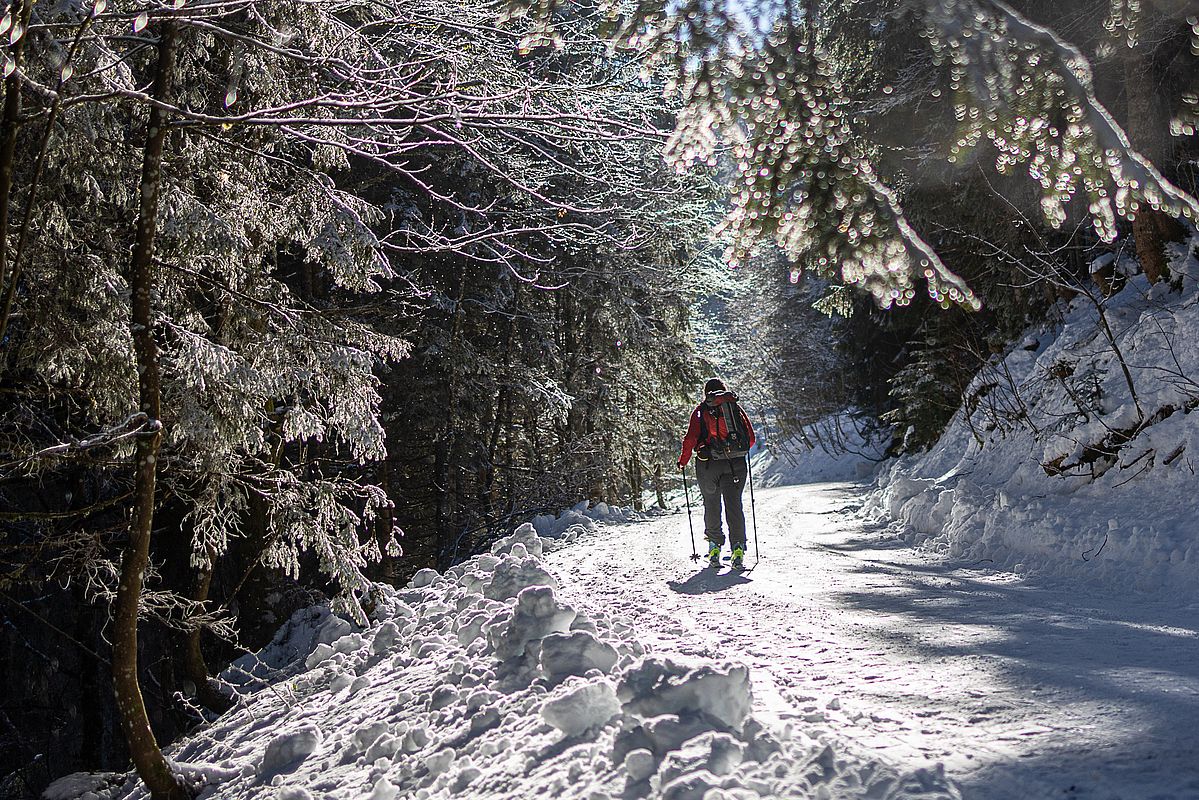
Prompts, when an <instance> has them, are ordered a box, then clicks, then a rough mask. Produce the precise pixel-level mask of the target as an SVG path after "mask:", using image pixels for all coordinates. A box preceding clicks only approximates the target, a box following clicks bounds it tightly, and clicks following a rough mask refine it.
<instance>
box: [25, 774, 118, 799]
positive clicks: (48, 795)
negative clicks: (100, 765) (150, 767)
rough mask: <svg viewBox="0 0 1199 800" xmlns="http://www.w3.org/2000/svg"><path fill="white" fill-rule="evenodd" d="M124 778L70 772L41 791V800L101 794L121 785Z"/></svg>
mask: <svg viewBox="0 0 1199 800" xmlns="http://www.w3.org/2000/svg"><path fill="white" fill-rule="evenodd" d="M124 780H125V776H124V775H122V774H120V773H117V772H95V773H93V772H72V773H71V774H70V775H64V776H62V777H61V778H59V779H58V780H56V781H54V782H53V783H51V784H50V785H49V786H47V787H46V788H45V789H43V790H42V800H76V798H80V797H83V796H84V795H86V794H92V795H93V796H95V795H96V794H99V793H103V792H105V791H106V790H108V789H110V788H111V787H112V786H113V785H117V784H120V783H122V782H123V781H124Z"/></svg>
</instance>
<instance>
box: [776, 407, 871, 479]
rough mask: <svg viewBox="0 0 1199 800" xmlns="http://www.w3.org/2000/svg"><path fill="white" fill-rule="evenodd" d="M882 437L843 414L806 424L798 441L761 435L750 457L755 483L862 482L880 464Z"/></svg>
mask: <svg viewBox="0 0 1199 800" xmlns="http://www.w3.org/2000/svg"><path fill="white" fill-rule="evenodd" d="M883 433H884V431H883V430H881V429H874V428H870V427H868V426H867V425H866V420H864V419H863V418H862V417H861V416H860V415H858V414H857V413H855V412H853V411H847V412H842V413H840V414H834V415H832V416H829V417H826V418H825V419H822V420H820V421H818V422H816V423H815V424H813V425H810V426H807V427H806V428H805V431H804V436H802V437H800V436H795V437H792V438H789V439H783V438H778V437H775V436H771V435H769V434H763V435H762V436H761V439H762V441H761V442H760V445H761V447H760V448H757V449H756V450H755V454H754V456H753V470H754V480H755V482H756V483H757V484H758V485H759V486H761V487H764V488H765V487H771V486H790V485H795V484H800V483H827V482H831V481H861V480H864V479H866V478H869V477H870V475H871V474H872V473H873V472H874V470H875V469H876V468H877V467H878V465H879V463H880V462H881V461H882V460H883V454H884V451H885V450H886V447H887V441H886V438H887V437H885V436H884V435H883Z"/></svg>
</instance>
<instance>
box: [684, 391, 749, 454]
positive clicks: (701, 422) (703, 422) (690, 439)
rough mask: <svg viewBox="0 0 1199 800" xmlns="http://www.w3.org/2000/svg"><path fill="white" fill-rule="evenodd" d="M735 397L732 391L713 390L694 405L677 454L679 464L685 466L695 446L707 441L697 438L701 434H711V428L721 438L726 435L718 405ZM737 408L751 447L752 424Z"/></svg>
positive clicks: (726, 430) (726, 431)
mask: <svg viewBox="0 0 1199 800" xmlns="http://www.w3.org/2000/svg"><path fill="white" fill-rule="evenodd" d="M736 399H737V395H735V394H733V393H732V392H714V393H712V394H711V395H709V396H708V399H707V400H705V401H704V402H702V403H700V404H699V405H698V406H696V407H695V410H694V411H692V412H691V420H690V421H689V422H688V423H687V435H686V436H684V437H683V452H682V454H681V455H680V456H679V464H680V465H682V466H687V463H688V462H689V461H691V453H692V452H693V451H694V450H695V449H696V448H697V447H700V446H702V445H704V444H706V443H707V442H706V441H704V442H701V441H700V440H699V437H700V435H701V434H703V433H705V432H706V433H707V434H708V435H709V436H711V432H712V430H713V429H716V430H718V431H719V435H720V437H721V438H723V437H725V436H728V433H729V432H728V429H727V427H726V426H725V423H724V417H723V416H722V415H721V414H720V412H719V406H720V405H721V404H722V403H727V402H730V401H733V400H736ZM709 403H712V405H709ZM737 410H738V411H740V412H741V420H742V422H744V423H745V429H746V430H747V431H749V446H750V447H753V446H754V442H756V441H757V438H756V437H755V436H754V426H753V425H751V424H750V422H749V417H747V416H746V415H745V412H744V411H742V410H741V408H740V407H738V409H737ZM704 414H707V415H708V418H707V419H704Z"/></svg>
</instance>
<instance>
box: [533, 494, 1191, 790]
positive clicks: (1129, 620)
mask: <svg viewBox="0 0 1199 800" xmlns="http://www.w3.org/2000/svg"><path fill="white" fill-rule="evenodd" d="M860 493H861V490H860V489H859V488H857V487H854V486H852V485H848V484H814V485H808V486H790V487H781V488H775V489H767V490H761V491H759V492H758V493H757V528H758V538H759V541H760V543H761V546H762V556H763V557H762V559H761V561H760V562H758V563H756V564H755V561H754V559H753V557H752V555H753V551H752V549H751V554H750V558H749V559H748V560H747V565H748V566H749V567H751V569H750V570H748V571H746V572H744V573H739V572H735V571H731V570H729V569H728V568H727V567H726V568H723V569H721V570H719V571H716V570H712V569H709V568H706V567H702V566H701V564H702V563H703V562H698V563H697V562H694V561H692V560H691V558H690V555H691V544H690V541H689V539H688V530H687V521H686V518H685V516H682V515H678V514H675V515H669V516H663V517H660V518H657V519H653V520H650V521H642V522H637V523H631V524H625V525H607V526H603V527H600V528H598V529H596V530H594V531H593V532H590V533H588V534H586V535H584V536H582V537H580V538H579V539H578V540H576V541H575V542H574V543H572V544H569V545H566V546H563V547H559V548H557V549H555V550H554V551H552V552H550V553H547V555H546V563H547V565H548V566H549V568H550V569H551V571H553V572H556V573H557V574H558V576H559V578H560V580H561V582H562V587H563V588H562V594H563V596H564V597H565V598H566V599H567V600H568V601H569V602H571V603H573V604H575V605H576V606H578V607H580V608H584V609H590V608H595V609H603V610H604V612H605V613H608V614H611V615H613V616H614V617H615V618H617V619H622V620H624V621H625V622H628V623H630V624H631V625H633V626H634V629H635V630H636V632H637V635H638V637H639V638H640V639H641V640H642V641H644V642H645V643H646V644H647V646H649V647H650V649H651V651H654V652H661V653H681V654H684V655H689V656H694V657H699V658H702V659H707V660H719V661H723V660H728V661H733V662H741V663H743V664H745V665H747V666H748V667H749V668H750V677H751V681H752V684H753V692H754V704H755V706H754V713H755V715H757V716H758V717H759V718H761V719H763V720H766V721H774V722H777V723H779V724H782V725H786V724H787V723H788V722H792V724H795V725H797V726H798V725H804V726H811V725H813V724H816V725H818V726H822V727H824V728H825V729H826V730H828V731H829V733H830V734H831V735H832V736H834V737H836V738H838V739H840V740H843V741H845V742H847V743H848V746H850V747H851V748H852V749H855V750H859V751H860V752H863V753H870V754H872V755H873V756H877V757H881V758H883V759H884V760H886V761H889V762H891V763H893V764H894V765H895V766H896V767H898V768H900V769H915V768H919V767H929V766H931V765H933V764H935V763H937V762H940V763H942V764H944V766H945V770H946V773H947V775H948V776H949V777H950V778H952V779H953V780H954V781H956V782H957V783H958V785H959V786H960V788H961V791H962V796H963V797H965V798H971V799H972V800H973V799H974V798H985V799H988V800H990V799H992V798H994V799H998V798H1013V799H1014V798H1020V799H1021V800H1023V799H1024V798H1049V797H1069V798H1096V799H1100V798H1102V799H1104V800H1106V799H1107V798H1150V797H1152V798H1199V758H1196V748H1195V744H1194V732H1195V731H1196V730H1197V729H1199V635H1197V632H1196V623H1195V618H1196V617H1195V612H1196V610H1197V606H1196V605H1195V604H1194V603H1193V601H1190V604H1187V602H1181V603H1174V604H1167V603H1165V602H1163V600H1162V598H1160V597H1157V598H1152V597H1143V598H1142V597H1135V596H1131V597H1130V596H1128V595H1127V594H1124V595H1121V596H1113V595H1112V594H1111V593H1108V594H1106V595H1105V594H1104V593H1103V592H1102V591H1101V590H1100V589H1098V588H1096V589H1091V590H1084V589H1082V588H1080V586H1081V585H1083V581H1081V580H1076V581H1070V582H1068V583H1067V582H1065V581H1057V582H1055V583H1047V582H1038V581H1036V580H1032V579H1022V578H1018V577H1016V576H1014V575H1012V574H1009V573H999V572H995V571H994V570H989V569H987V564H986V563H981V564H973V565H963V564H955V563H951V562H948V561H945V560H943V559H940V558H938V557H936V556H933V555H930V554H928V553H924V552H920V551H916V550H913V549H912V548H910V547H909V546H908V545H907V544H906V543H905V542H904V540H903V539H902V538H899V537H898V536H896V534H895V533H894V532H891V531H887V530H884V529H880V528H878V527H877V526H871V525H870V524H868V523H866V522H864V521H863V520H862V519H860V518H859V517H857V516H855V514H854V512H855V511H856V510H857V508H858V507H859V506H860V504H861V494H860ZM747 499H748V498H747ZM748 505H749V504H748V503H747V511H748V510H749V509H748ZM696 522H697V523H698V522H699V520H698V519H697V520H696ZM696 536H697V537H700V536H702V531H701V530H700V529H699V528H697V531H696ZM750 537H751V548H752V537H753V533H752V528H751V533H750ZM699 544H700V547H701V549H702V546H703V545H702V541H701V542H700V543H699ZM1085 568H1086V564H1085V563H1084V562H1083V561H1082V560H1081V559H1080V562H1079V569H1080V572H1082V571H1083V570H1085Z"/></svg>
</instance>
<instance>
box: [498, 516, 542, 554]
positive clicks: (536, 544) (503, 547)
mask: <svg viewBox="0 0 1199 800" xmlns="http://www.w3.org/2000/svg"><path fill="white" fill-rule="evenodd" d="M516 545H521V546H523V547H524V549H525V550H526V551H527V552H526V554H532V555H535V556H540V555H541V553H542V551H543V548H544V544H543V542H542V541H541V537H540V536H538V535H537V529H536V528H534V527H533V525H530V524H529V523H528V522H526V523H524V524H523V525H521V526H520V527H518V528H517V529H516V530H515V531H513V532H512V534H511V535H510V536H505V537H504V538H503V539H500V540H499V541H498V542H496V543H495V544H493V545H492V546H491V554H492V555H493V556H503V555H508V554H509V553H511V552H512V551H513V549H514V548H515V547H516Z"/></svg>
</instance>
